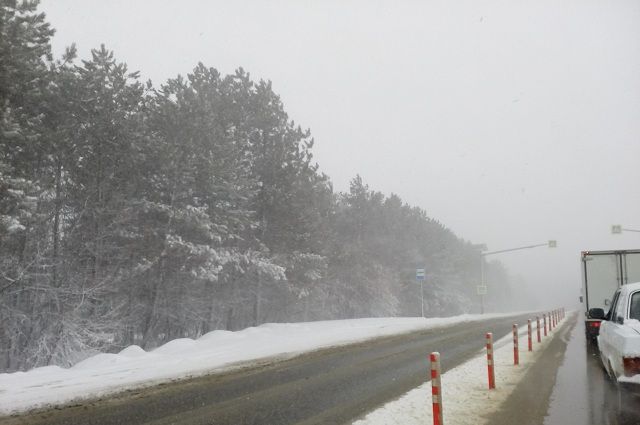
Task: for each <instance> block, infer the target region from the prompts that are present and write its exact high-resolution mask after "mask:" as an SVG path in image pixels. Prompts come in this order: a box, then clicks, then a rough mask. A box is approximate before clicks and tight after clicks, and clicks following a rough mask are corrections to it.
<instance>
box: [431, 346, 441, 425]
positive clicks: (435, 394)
mask: <svg viewBox="0 0 640 425" xmlns="http://www.w3.org/2000/svg"><path fill="white" fill-rule="evenodd" d="M429 359H430V360H431V398H432V400H433V401H432V404H433V425H443V422H442V388H441V387H440V384H441V382H440V353H438V352H437V351H434V352H433V353H431V355H430V356H429Z"/></svg>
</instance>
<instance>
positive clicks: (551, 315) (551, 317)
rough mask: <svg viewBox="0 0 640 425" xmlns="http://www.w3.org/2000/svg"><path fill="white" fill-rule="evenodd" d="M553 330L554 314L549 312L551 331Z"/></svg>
mask: <svg viewBox="0 0 640 425" xmlns="http://www.w3.org/2000/svg"><path fill="white" fill-rule="evenodd" d="M552 330H553V314H552V313H549V332H551V331H552Z"/></svg>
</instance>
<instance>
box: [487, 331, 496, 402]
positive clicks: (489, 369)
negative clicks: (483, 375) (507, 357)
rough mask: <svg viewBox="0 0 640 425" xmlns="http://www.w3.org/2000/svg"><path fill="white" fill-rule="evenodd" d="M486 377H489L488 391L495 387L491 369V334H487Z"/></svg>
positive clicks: (493, 372) (494, 378)
mask: <svg viewBox="0 0 640 425" xmlns="http://www.w3.org/2000/svg"><path fill="white" fill-rule="evenodd" d="M486 338H487V375H488V376H489V389H490V390H492V389H494V388H495V387H496V374H495V371H494V369H493V334H492V333H491V332H487V335H486Z"/></svg>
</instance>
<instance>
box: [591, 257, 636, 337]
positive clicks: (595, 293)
mask: <svg viewBox="0 0 640 425" xmlns="http://www.w3.org/2000/svg"><path fill="white" fill-rule="evenodd" d="M580 259H581V267H582V295H581V296H580V302H582V303H583V304H584V307H585V309H584V313H585V332H586V334H587V339H588V340H591V341H595V340H596V338H597V337H598V333H599V331H600V322H601V321H602V320H603V319H605V316H606V314H607V313H608V311H609V308H610V305H611V297H612V296H613V294H614V293H615V291H616V290H617V289H618V288H620V287H621V286H622V285H626V284H628V283H635V282H640V249H627V250H615V251H583V252H582V253H581V255H580Z"/></svg>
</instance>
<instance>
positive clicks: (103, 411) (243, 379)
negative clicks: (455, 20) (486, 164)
mask: <svg viewBox="0 0 640 425" xmlns="http://www.w3.org/2000/svg"><path fill="white" fill-rule="evenodd" d="M527 317H528V316H521V317H516V318H513V317H511V318H506V319H505V318H498V319H491V320H487V321H486V322H480V323H478V322H471V323H463V324H457V325H452V326H446V327H441V328H436V329H431V330H427V331H421V332H416V333H412V334H408V335H402V336H396V337H388V338H383V339H380V340H375V341H369V342H364V343H360V344H356V345H350V346H345V347H340V348H334V349H328V350H322V351H319V352H316V353H312V354H309V355H305V356H302V357H298V358H295V359H292V360H287V361H283V362H280V363H276V364H273V365H264V366H261V367H254V368H250V369H246V370H244V371H236V372H233V373H227V374H218V375H212V376H208V377H203V378H198V379H193V380H190V381H185V382H180V383H176V384H167V385H163V386H160V387H155V388H152V389H147V390H137V391H132V392H131V393H130V394H129V395H128V396H126V397H119V398H115V399H110V400H105V401H100V402H94V403H84V404H82V405H79V406H75V407H68V408H64V409H59V410H52V411H48V412H46V413H41V414H38V415H34V416H30V417H17V418H12V419H8V420H5V421H0V424H27V423H28V424H45V423H46V424H52V425H54V424H69V425H73V424H87V425H90V424H124V423H126V424H154V425H160V424H205V423H206V424H294V423H295V424H327V423H349V422H350V421H351V420H353V419H354V418H357V417H359V416H361V415H362V414H363V413H365V412H367V411H369V410H371V409H373V408H374V407H376V406H378V405H380V404H383V403H384V402H386V401H388V400H391V399H394V398H396V397H398V396H400V395H402V394H404V393H405V392H407V391H408V390H410V389H412V388H414V387H417V386H418V385H420V384H422V383H424V381H425V380H426V377H425V375H426V373H427V368H428V364H427V360H426V356H427V354H428V353H429V352H431V351H435V350H438V351H440V352H441V353H442V356H443V368H444V370H445V371H446V370H448V369H450V368H453V367H455V366H457V365H460V364H461V363H463V362H465V361H466V360H468V359H470V358H472V357H474V356H476V355H477V354H478V351H479V350H481V349H482V347H483V344H484V333H485V332H487V331H490V332H493V333H494V335H495V336H496V338H499V337H502V336H504V335H506V334H507V333H508V332H509V331H510V325H511V323H513V322H514V321H519V322H520V323H522V322H523V321H525V320H526V318H527Z"/></svg>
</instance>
